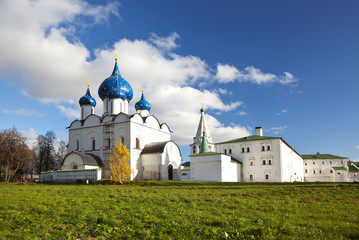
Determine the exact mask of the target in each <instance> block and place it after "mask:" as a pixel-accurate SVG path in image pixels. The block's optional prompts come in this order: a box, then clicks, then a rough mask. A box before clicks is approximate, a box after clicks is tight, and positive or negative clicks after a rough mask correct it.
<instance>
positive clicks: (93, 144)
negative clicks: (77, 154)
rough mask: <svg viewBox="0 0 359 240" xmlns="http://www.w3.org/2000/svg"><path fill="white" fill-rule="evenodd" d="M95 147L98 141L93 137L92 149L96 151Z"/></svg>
mask: <svg viewBox="0 0 359 240" xmlns="http://www.w3.org/2000/svg"><path fill="white" fill-rule="evenodd" d="M95 147H96V141H95V139H92V151H95Z"/></svg>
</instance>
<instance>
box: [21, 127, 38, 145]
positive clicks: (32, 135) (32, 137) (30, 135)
mask: <svg viewBox="0 0 359 240" xmlns="http://www.w3.org/2000/svg"><path fill="white" fill-rule="evenodd" d="M20 132H21V133H22V135H23V136H24V137H25V138H26V141H25V143H26V144H27V145H28V146H29V147H30V148H32V147H34V145H35V142H36V139H37V136H38V133H37V132H36V130H35V129H34V128H30V129H28V130H23V131H20Z"/></svg>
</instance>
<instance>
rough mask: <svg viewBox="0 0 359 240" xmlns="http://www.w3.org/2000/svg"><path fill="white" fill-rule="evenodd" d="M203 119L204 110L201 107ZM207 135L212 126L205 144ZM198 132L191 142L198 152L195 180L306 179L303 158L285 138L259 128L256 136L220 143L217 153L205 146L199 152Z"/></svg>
mask: <svg viewBox="0 0 359 240" xmlns="http://www.w3.org/2000/svg"><path fill="white" fill-rule="evenodd" d="M202 119H204V111H202V110H201V120H202ZM201 122H205V121H204V120H202V121H200V124H201ZM199 128H200V126H199V127H198V129H199ZM207 134H208V135H209V131H208V128H206V130H205V131H204V132H203V134H202V139H203V140H202V141H201V144H202V145H204V146H205V145H206V144H207V143H206V141H207V138H206V137H205V136H206V135H207ZM197 135H198V131H197ZM197 135H196V137H195V138H194V143H193V144H191V145H190V146H191V151H192V153H194V154H192V155H191V156H190V159H191V160H190V161H191V167H190V169H191V170H190V171H191V179H192V180H194V181H233V182H237V181H238V182H239V181H244V182H294V181H298V182H303V181H304V167H303V158H302V157H301V156H300V155H299V154H298V153H297V152H296V151H295V150H294V149H293V148H292V147H291V146H290V145H289V144H288V143H287V142H286V141H284V139H282V138H280V137H267V136H263V134H262V128H260V127H258V128H256V135H253V136H247V137H243V138H238V139H233V140H229V141H225V142H221V143H217V144H216V148H217V152H216V153H214V152H213V151H211V150H209V149H207V150H202V149H201V148H199V149H200V152H199V153H197V146H198V137H197ZM202 145H201V146H202ZM194 146H196V148H194ZM202 148H203V147H202ZM195 150H196V151H195Z"/></svg>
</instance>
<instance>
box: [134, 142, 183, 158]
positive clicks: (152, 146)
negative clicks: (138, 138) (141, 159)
mask: <svg viewBox="0 0 359 240" xmlns="http://www.w3.org/2000/svg"><path fill="white" fill-rule="evenodd" d="M169 142H172V143H174V145H176V146H177V148H178V150H179V152H180V156H181V157H182V153H181V150H180V149H179V147H178V145H177V144H176V143H175V142H174V141H172V140H171V141H165V142H154V143H149V144H146V146H145V147H144V148H143V150H142V152H141V154H153V153H163V151H164V149H165V146H166V144H167V143H169Z"/></svg>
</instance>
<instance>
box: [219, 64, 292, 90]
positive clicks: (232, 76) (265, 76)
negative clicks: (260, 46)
mask: <svg viewBox="0 0 359 240" xmlns="http://www.w3.org/2000/svg"><path fill="white" fill-rule="evenodd" d="M214 78H215V79H216V80H217V81H218V82H220V83H229V82H234V81H239V82H251V83H254V84H258V85H261V84H268V83H280V84H290V83H294V82H296V81H297V79H296V78H295V77H294V76H293V75H292V74H291V73H289V72H284V73H283V75H282V76H278V75H275V74H273V73H264V72H262V71H261V70H260V69H258V68H255V67H253V66H247V67H245V68H244V69H243V70H240V69H238V68H236V67H235V66H232V65H229V64H217V71H216V75H215V77H214Z"/></svg>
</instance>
